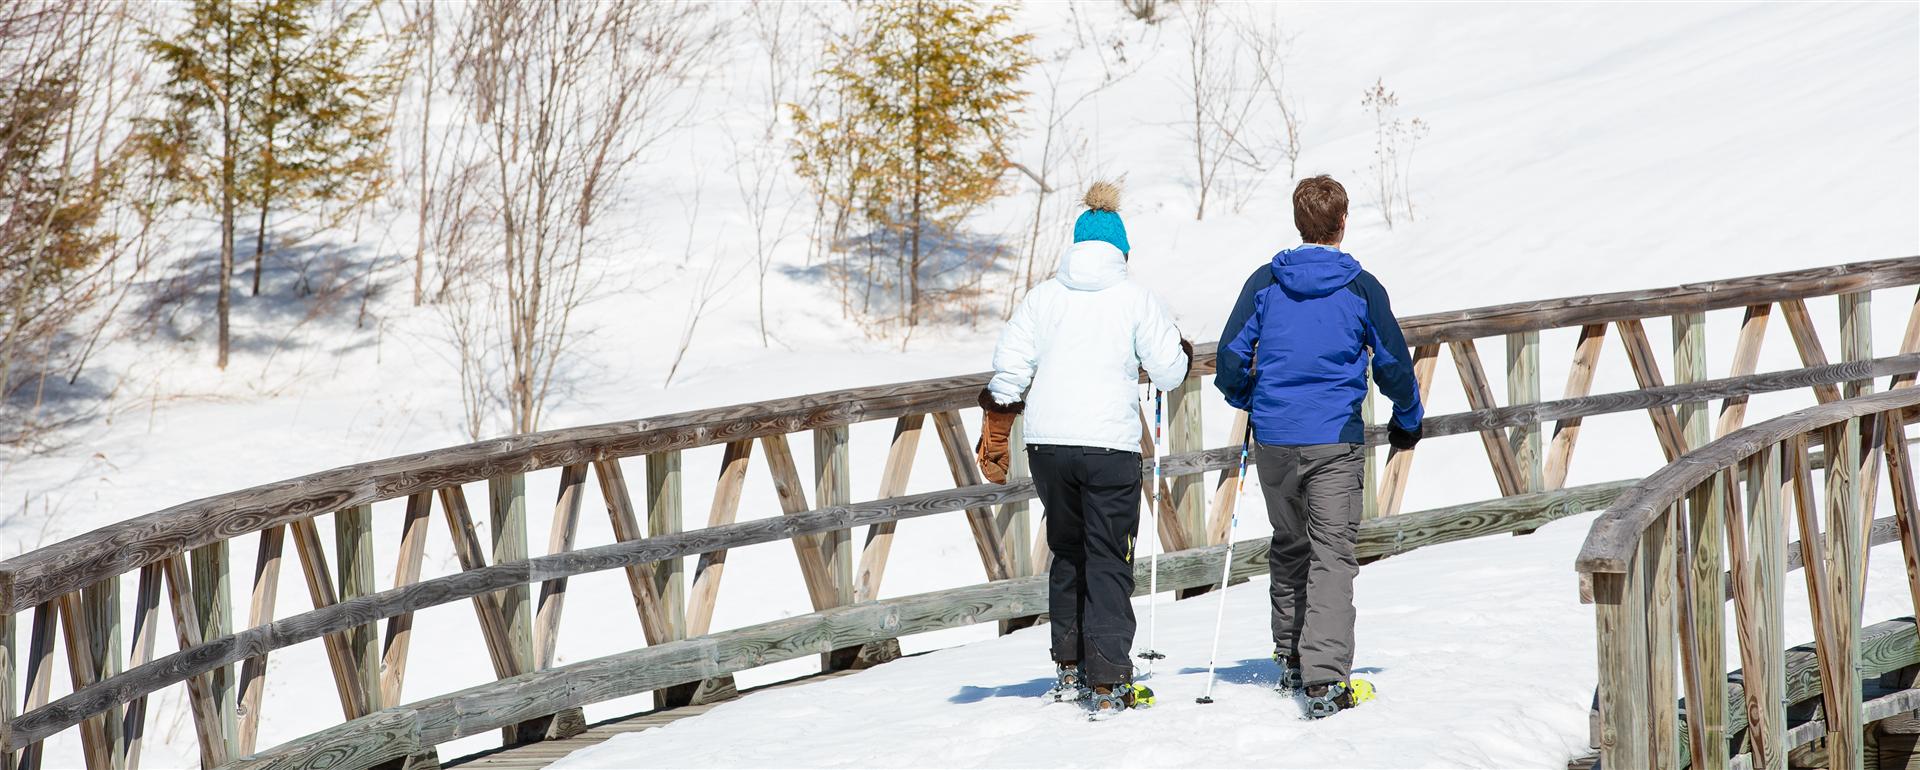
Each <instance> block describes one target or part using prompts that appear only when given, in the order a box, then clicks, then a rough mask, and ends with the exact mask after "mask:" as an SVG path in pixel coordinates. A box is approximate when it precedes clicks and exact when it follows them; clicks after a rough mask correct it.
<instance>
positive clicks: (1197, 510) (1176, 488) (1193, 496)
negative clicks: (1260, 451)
mask: <svg viewBox="0 0 1920 770" xmlns="http://www.w3.org/2000/svg"><path fill="white" fill-rule="evenodd" d="M1149 387H1151V386H1149ZM1200 401H1201V399H1200V378H1199V377H1188V378H1187V379H1185V380H1183V381H1181V383H1180V387H1178V388H1174V389H1173V390H1170V391H1168V392H1167V425H1166V430H1167V451H1168V452H1169V453H1171V454H1183V453H1186V452H1198V451H1200V450H1203V449H1205V448H1206V440H1205V438H1204V437H1203V436H1202V431H1201V420H1200ZM1206 481H1207V480H1206V477H1204V476H1201V475H1200V474H1197V473H1190V474H1187V475H1184V476H1178V477H1175V478H1173V479H1172V482H1173V483H1172V487H1171V491H1172V493H1173V510H1174V513H1175V514H1176V515H1177V516H1178V518H1179V520H1180V529H1181V531H1183V532H1185V533H1186V534H1187V542H1189V543H1204V542H1206V541H1207V484H1206ZM1148 483H1149V484H1151V483H1152V482H1151V481H1149V482H1148Z"/></svg>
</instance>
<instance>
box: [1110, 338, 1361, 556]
mask: <svg viewBox="0 0 1920 770" xmlns="http://www.w3.org/2000/svg"><path fill="white" fill-rule="evenodd" d="M1200 385H1201V383H1200V378H1199V377H1195V376H1189V377H1187V378H1186V379H1184V380H1181V381H1180V387H1177V388H1174V389H1173V390H1170V391H1167V393H1166V399H1165V401H1166V408H1167V414H1166V418H1167V422H1166V433H1167V435H1166V445H1167V452H1168V453H1170V454H1184V453H1187V452H1197V451H1199V450H1202V449H1205V448H1207V444H1206V434H1205V430H1204V427H1203V421H1202V419H1201V403H1202V401H1201V398H1200ZM1147 387H1148V388H1149V389H1151V388H1152V387H1153V386H1151V385H1149V386H1147ZM1168 481H1169V486H1170V487H1172V489H1171V490H1170V491H1171V492H1172V500H1171V507H1172V508H1173V510H1174V516H1173V520H1174V521H1176V522H1178V523H1179V524H1180V527H1179V529H1180V533H1181V534H1182V535H1185V537H1184V538H1182V542H1183V543H1186V544H1188V545H1197V544H1200V543H1204V542H1206V541H1207V540H1206V538H1207V486H1206V481H1207V480H1206V479H1205V478H1203V477H1200V476H1175V477H1173V478H1172V479H1170V480H1168ZM1368 488H1369V489H1371V487H1368Z"/></svg>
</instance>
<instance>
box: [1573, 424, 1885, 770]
mask: <svg viewBox="0 0 1920 770" xmlns="http://www.w3.org/2000/svg"><path fill="white" fill-rule="evenodd" d="M1916 405H1920V389H1915V388H1912V387H1900V388H1897V389H1895V390H1891V391H1888V392H1886V393H1881V394H1878V395H1862V396H1858V397H1854V398H1848V399H1844V400H1839V401H1834V402H1832V403H1828V404H1824V405H1821V406H1817V407H1813V408H1810V409H1806V410H1803V411H1800V412H1795V413H1793V414H1790V415H1787V416H1784V417H1780V418H1776V419H1773V420H1769V421H1767V422H1764V423H1761V424H1759V425H1755V426H1753V427H1751V428H1746V429H1743V430H1739V431H1736V432H1734V433H1731V434H1729V435H1727V436H1724V437H1722V438H1721V439H1720V440H1718V441H1715V442H1713V443H1711V444H1708V445H1706V446H1704V447H1702V448H1700V449H1697V450H1695V451H1693V452H1690V453H1688V454H1687V455H1686V456H1684V457H1683V458H1681V459H1680V460H1679V461H1678V462H1675V463H1673V464H1671V465H1668V466H1667V467H1666V468H1663V469H1661V470H1660V471H1658V472H1656V473H1654V474H1653V475H1651V476H1649V477H1647V479H1646V480H1645V481H1643V482H1641V483H1640V484H1638V485H1636V486H1635V487H1634V488H1633V489H1631V490H1629V491H1628V492H1627V493H1626V494H1624V495H1622V496H1621V497H1620V499H1618V500H1616V501H1615V502H1614V504H1613V507H1612V508H1610V509H1608V510H1607V512H1606V513H1605V514H1604V515H1602V516H1601V518H1600V519H1598V520H1597V521H1596V522H1595V523H1594V525H1593V529H1592V531H1591V532H1590V533H1589V534H1588V537H1587V542H1586V545H1585V546H1584V547H1583V548H1582V549H1581V551H1580V558H1579V561H1578V569H1579V571H1580V573H1581V575H1582V578H1583V581H1584V583H1585V586H1586V590H1587V591H1589V592H1590V598H1591V600H1592V602H1593V604H1594V605H1595V619H1596V634H1597V640H1598V642H1599V656H1598V666H1599V672H1600V680H1599V682H1600V684H1599V712H1598V721H1597V727H1598V730H1597V733H1598V734H1597V736H1596V737H1597V741H1596V742H1597V745H1598V747H1599V749H1600V757H1601V762H1602V763H1603V765H1604V766H1605V767H1608V768H1629V767H1631V768H1640V767H1645V768H1655V767H1660V768H1665V767H1679V766H1682V765H1688V764H1690V765H1692V766H1693V767H1698V768H1725V767H1729V766H1730V764H1737V765H1739V766H1743V767H1753V768H1785V767H1787V753H1788V751H1789V750H1790V749H1792V748H1794V747H1797V746H1801V745H1803V744H1806V743H1808V742H1810V741H1813V740H1815V739H1817V738H1822V737H1824V738H1826V740H1827V744H1826V749H1827V751H1826V754H1827V757H1828V762H1829V764H1828V765H1827V766H1828V767H1831V768H1833V769H1834V770H1849V769H1850V768H1860V767H1865V766H1877V765H1867V764H1865V754H1864V753H1863V749H1864V747H1865V741H1866V737H1867V736H1866V732H1865V727H1866V725H1867V724H1868V723H1871V722H1875V721H1878V720H1881V719H1885V718H1887V717H1889V716H1892V715H1895V714H1898V713H1901V712H1910V711H1913V710H1915V709H1916V707H1920V689H1915V688H1914V687H1913V676H1912V675H1911V674H1912V672H1906V675H1905V676H1903V677H1900V678H1901V680H1902V681H1901V683H1900V684H1899V685H1897V686H1894V687H1891V688H1885V687H1883V685H1885V681H1884V680H1882V681H1875V680H1878V679H1880V678H1881V677H1883V676H1884V675H1888V674H1895V673H1899V672H1902V670H1903V669H1908V668H1910V667H1913V666H1916V665H1920V639H1916V636H1915V632H1914V620H1913V618H1912V617H1906V618H1900V619H1898V620H1892V621H1889V622H1885V623H1879V624H1875V625H1872V626H1868V627H1866V628H1864V629H1863V628H1862V627H1861V623H1862V609H1863V608H1862V601H1863V599H1864V597H1865V593H1866V590H1865V589H1866V580H1867V575H1868V572H1867V562H1868V549H1869V547H1870V546H1872V545H1875V544H1879V543H1886V542H1894V541H1897V542H1899V543H1900V547H1901V553H1902V555H1903V557H1904V559H1905V563H1906V567H1907V571H1906V577H1907V586H1906V588H1907V592H1908V593H1909V595H1910V597H1911V598H1912V600H1913V602H1914V604H1913V609H1914V610H1915V611H1916V613H1920V541H1916V527H1920V519H1917V518H1915V517H1916V515H1920V507H1917V506H1916V502H1915V493H1914V476H1913V465H1912V462H1911V460H1910V458H1909V454H1908V443H1907V434H1906V424H1907V419H1906V417H1905V415H1906V410H1907V409H1908V408H1910V407H1914V406H1916ZM1816 445H1819V446H1822V447H1824V450H1825V456H1824V458H1823V459H1824V462H1816V461H1815V459H1814V458H1815V455H1814V454H1813V452H1812V450H1811V448H1812V447H1814V446H1816ZM1882 461H1884V462H1885V467H1886V470H1885V476H1886V481H1887V482H1888V485H1889V488H1890V490H1891V501H1892V507H1893V515H1892V516H1890V517H1887V518H1884V519H1879V520H1876V519H1875V518H1874V512H1875V510H1876V503H1877V500H1878V494H1879V483H1880V476H1881V462H1882ZM1815 470H1823V471H1824V472H1823V473H1822V474H1821V476H1822V478H1821V479H1820V480H1819V481H1816V479H1815V476H1814V472H1815ZM1788 521H1792V522H1794V524H1795V528H1796V529H1797V531H1798V533H1799V538H1800V539H1799V540H1798V541H1796V542H1794V543H1791V544H1789V543H1788V542H1787V534H1786V532H1787V522H1788ZM1794 569H1802V570H1803V572H1804V573H1805V575H1806V597H1807V600H1808V605H1809V609H1810V613H1811V617H1812V621H1813V623H1812V626H1813V636H1814V644H1813V646H1812V649H1811V650H1809V649H1806V648H1805V647H1801V648H1795V649H1791V650H1789V649H1786V648H1785V643H1784V639H1783V636H1784V631H1783V625H1784V622H1785V598H1786V580H1785V575H1786V573H1787V572H1788V571H1790V570H1794ZM1723 570H1728V571H1723ZM1729 585H1731V588H1730V589H1729ZM1729 593H1730V594H1731V597H1732V604H1733V609H1732V615H1733V619H1734V630H1735V639H1736V640H1737V643H1738V647H1739V658H1740V661H1739V662H1740V672H1741V674H1740V676H1738V677H1733V678H1730V677H1729V676H1728V671H1727V667H1726V661H1725V645H1726V627H1727V614H1728V610H1727V602H1728V595H1729ZM1676 682H1681V683H1683V692H1684V695H1685V701H1684V703H1685V714H1684V729H1683V728H1682V724H1683V722H1682V717H1681V715H1680V714H1679V711H1680V703H1681V701H1680V699H1679V695H1680V693H1676V692H1675V683H1676ZM1866 682H1873V683H1874V689H1873V691H1872V692H1868V691H1867V690H1865V689H1864V688H1865V687H1866V684H1865V683H1866ZM1813 699H1818V700H1819V703H1820V705H1821V710H1820V712H1819V715H1818V716H1817V717H1815V718H1812V719H1803V720H1801V721H1800V723H1799V724H1797V725H1795V726H1793V727H1792V728H1791V729H1789V726H1788V713H1789V709H1790V708H1792V707H1793V706H1794V704H1799V703H1803V702H1807V701H1810V700H1813ZM1736 758H1737V760H1738V761H1737V762H1736V761H1734V760H1735V759H1736Z"/></svg>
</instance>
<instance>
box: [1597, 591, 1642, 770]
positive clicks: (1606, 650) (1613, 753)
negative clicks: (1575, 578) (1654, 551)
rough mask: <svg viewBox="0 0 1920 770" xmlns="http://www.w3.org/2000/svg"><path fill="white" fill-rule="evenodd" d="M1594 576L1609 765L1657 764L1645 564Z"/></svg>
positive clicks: (1603, 743) (1603, 739)
mask: <svg viewBox="0 0 1920 770" xmlns="http://www.w3.org/2000/svg"><path fill="white" fill-rule="evenodd" d="M1639 567H1640V565H1638V564H1633V565H1630V566H1629V569H1628V570H1627V571H1625V573H1624V574H1622V573H1600V574H1596V575H1594V576H1593V599H1594V610H1595V612H1594V638H1595V642H1596V644H1597V649H1598V659H1599V664H1600V701H1599V708H1600V720H1599V728H1600V729H1599V735H1598V736H1597V740H1596V741H1595V742H1596V743H1598V744H1599V748H1600V757H1601V761H1602V762H1603V763H1604V764H1605V766H1607V767H1653V762H1652V757H1653V745H1652V735H1653V733H1652V731H1651V730H1650V729H1649V726H1648V724H1647V708H1646V703H1647V697H1648V696H1647V690H1648V687H1649V680H1650V676H1649V674H1648V671H1647V626H1646V623H1647V613H1646V593H1647V592H1646V582H1645V580H1646V579H1645V576H1644V573H1645V570H1643V569H1640V568H1639Z"/></svg>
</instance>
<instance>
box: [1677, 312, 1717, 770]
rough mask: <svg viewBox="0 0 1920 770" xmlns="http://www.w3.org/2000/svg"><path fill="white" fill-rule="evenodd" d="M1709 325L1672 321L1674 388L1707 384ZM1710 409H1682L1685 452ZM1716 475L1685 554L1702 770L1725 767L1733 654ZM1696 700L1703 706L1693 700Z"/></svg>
mask: <svg viewBox="0 0 1920 770" xmlns="http://www.w3.org/2000/svg"><path fill="white" fill-rule="evenodd" d="M1706 333H1707V317H1706V314H1705V313H1681V314H1678V315H1675V316H1673V381H1674V384H1676V385H1684V384H1687V383H1693V382H1700V381H1702V380H1705V379H1707V339H1706ZM1708 411H1709V410H1708V409H1707V404H1706V403H1704V402H1696V403H1690V404H1681V405H1680V406H1679V408H1678V410H1677V414H1676V417H1677V418H1678V420H1679V422H1680V435H1681V438H1682V440H1683V442H1684V443H1683V445H1682V446H1681V449H1682V450H1683V451H1692V450H1695V449H1699V448H1700V447H1702V446H1705V445H1706V444H1707V442H1708V441H1711V440H1712V438H1713V427H1712V421H1711V419H1710V417H1709V414H1708ZM1726 493H1727V492H1726V490H1725V489H1724V488H1723V486H1722V483H1721V478H1720V476H1718V475H1716V476H1714V477H1713V478H1712V479H1710V480H1708V481H1707V482H1705V483H1703V484H1701V485H1700V486H1699V487H1698V488H1696V489H1694V490H1693V491H1692V492H1691V493H1689V494H1688V496H1687V499H1686V508H1687V540H1686V549H1685V552H1686V554H1687V557H1688V559H1687V565H1686V566H1685V567H1684V568H1685V569H1687V570H1688V581H1689V583H1688V585H1689V587H1690V588H1691V589H1692V590H1691V596H1688V597H1687V601H1688V602H1689V606H1688V607H1686V608H1685V610H1686V615H1687V619H1688V625H1689V627H1688V628H1684V629H1681V632H1682V633H1685V634H1687V635H1688V636H1689V641H1690V644H1689V647H1690V648H1691V649H1690V650H1689V653H1688V654H1689V657H1690V658H1691V660H1689V661H1688V666H1687V671H1688V674H1689V684H1690V685H1691V686H1690V687H1689V688H1688V689H1689V690H1690V692H1689V700H1688V701H1687V703H1688V705H1687V723H1688V726H1689V727H1690V728H1691V733H1690V736H1689V737H1690V741H1689V743H1688V746H1689V747H1690V748H1691V750H1692V751H1691V753H1692V755H1693V756H1694V757H1696V758H1698V760H1699V767H1700V770H1716V769H1717V768H1724V767H1725V766H1726V761H1727V756H1726V750H1725V747H1726V745H1727V689H1726V678H1727V654H1726V633H1727V632H1726V595H1727V581H1726V572H1725V570H1726V559H1725V556H1724V554H1725V551H1724V550H1723V546H1722V543H1723V542H1724V540H1725V538H1726V534H1725V528H1726V524H1725V522H1724V520H1723V519H1724V517H1723V516H1722V514H1721V505H1722V499H1723V496H1724V495H1725V494H1726ZM1695 698H1697V700H1696V699H1695Z"/></svg>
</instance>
